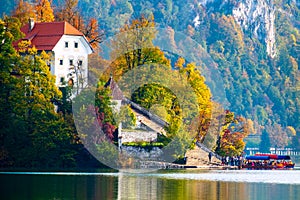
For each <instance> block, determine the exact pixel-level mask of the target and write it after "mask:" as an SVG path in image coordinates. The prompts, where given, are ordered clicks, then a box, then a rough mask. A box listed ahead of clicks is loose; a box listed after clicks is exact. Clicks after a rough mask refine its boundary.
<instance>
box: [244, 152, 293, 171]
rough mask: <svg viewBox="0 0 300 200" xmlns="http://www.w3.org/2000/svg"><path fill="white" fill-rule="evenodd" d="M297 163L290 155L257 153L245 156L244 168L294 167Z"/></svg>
mask: <svg viewBox="0 0 300 200" xmlns="http://www.w3.org/2000/svg"><path fill="white" fill-rule="evenodd" d="M294 167H295V163H293V162H292V160H291V157H290V156H288V155H277V154H255V155H249V156H246V157H245V160H244V162H243V165H242V168H245V169H293V168H294Z"/></svg>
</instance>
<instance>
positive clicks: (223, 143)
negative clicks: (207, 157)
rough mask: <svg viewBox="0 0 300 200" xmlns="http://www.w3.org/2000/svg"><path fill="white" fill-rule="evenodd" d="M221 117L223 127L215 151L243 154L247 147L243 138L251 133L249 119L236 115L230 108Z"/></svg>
mask: <svg viewBox="0 0 300 200" xmlns="http://www.w3.org/2000/svg"><path fill="white" fill-rule="evenodd" d="M219 119H220V122H222V127H221V130H220V131H221V132H219V138H218V140H217V145H216V149H215V152H216V153H217V154H219V155H221V156H237V155H241V154H242V153H243V151H244V148H245V142H244V141H243V139H244V138H245V137H246V136H247V135H248V134H249V125H248V121H247V120H246V119H245V118H244V117H239V116H238V117H235V115H234V113H233V112H230V111H229V110H226V111H225V113H224V114H222V115H220V116H219Z"/></svg>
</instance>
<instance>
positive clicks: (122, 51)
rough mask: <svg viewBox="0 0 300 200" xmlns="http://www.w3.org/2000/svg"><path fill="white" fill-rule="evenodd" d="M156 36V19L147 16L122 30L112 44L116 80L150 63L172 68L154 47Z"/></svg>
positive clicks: (162, 54)
mask: <svg viewBox="0 0 300 200" xmlns="http://www.w3.org/2000/svg"><path fill="white" fill-rule="evenodd" d="M155 35H156V30H155V23H154V19H153V18H151V19H147V18H146V17H145V16H141V17H140V18H139V19H135V20H132V22H131V23H130V24H126V25H124V26H123V27H122V28H121V29H120V33H119V34H118V35H116V36H115V37H114V40H113V41H112V44H111V46H112V49H113V50H112V52H111V60H112V61H113V63H112V65H111V70H112V72H113V74H114V77H115V78H116V79H118V77H120V76H122V75H123V74H124V73H126V72H127V71H130V70H132V69H134V68H135V67H138V66H142V65H145V64H149V63H156V64H162V65H166V66H170V63H169V60H168V59H167V58H166V57H165V56H164V53H163V52H162V51H161V50H160V49H159V48H158V47H155V46H154V45H153V39H154V38H155Z"/></svg>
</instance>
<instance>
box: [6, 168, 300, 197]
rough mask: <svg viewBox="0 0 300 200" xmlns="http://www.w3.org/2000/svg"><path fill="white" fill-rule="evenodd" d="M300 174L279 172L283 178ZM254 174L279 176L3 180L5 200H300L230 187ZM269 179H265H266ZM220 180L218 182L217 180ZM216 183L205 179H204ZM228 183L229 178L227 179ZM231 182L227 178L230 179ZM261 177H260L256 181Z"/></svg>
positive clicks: (278, 188)
mask: <svg viewBox="0 0 300 200" xmlns="http://www.w3.org/2000/svg"><path fill="white" fill-rule="evenodd" d="M299 172H300V171H298V172H296V173H295V172H282V173H281V172H278V173H279V174H278V177H277V178H278V180H279V179H280V178H279V177H282V176H285V177H288V176H289V175H292V176H293V177H295V179H297V178H298V177H297V176H299ZM245 174H248V175H249V176H250V177H251V176H252V175H253V174H254V175H257V174H259V176H267V177H269V175H270V174H271V175H272V176H273V177H269V178H273V179H274V178H275V179H276V175H275V174H277V172H275V173H273V172H271V173H270V172H237V173H235V172H229V173H228V172H190V171H185V172H184V171H181V172H174V171H163V172H159V173H152V174H126V173H98V174H76V173H75V174H59V175H58V174H3V173H2V174H1V173H0V183H1V187H0V192H1V199H33V200H35V199H52V200H53V199H80V200H84V199H105V200H106V199H119V200H120V199H151V200H152V199H172V200H176V199H178V200H179V199H180V200H183V199H203V200H204V199H211V200H219V199H222V200H232V199H245V200H247V199H272V200H277V199H278V200H279V199H280V200H282V199H297V198H298V197H299V196H300V185H299V184H287V183H286V184H275V183H262V182H255V181H254V182H244V181H240V182H239V181H234V182H232V181H226V180H227V179H226V178H228V177H229V176H240V177H242V176H241V175H245ZM264 174H265V175H264ZM217 175H218V176H220V177H221V178H220V180H215V178H214V176H217ZM209 176H210V177H211V179H203V177H209ZM222 177H223V178H222ZM224 177H225V178H224ZM253 177H255V176H253Z"/></svg>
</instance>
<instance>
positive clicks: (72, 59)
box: [21, 20, 93, 88]
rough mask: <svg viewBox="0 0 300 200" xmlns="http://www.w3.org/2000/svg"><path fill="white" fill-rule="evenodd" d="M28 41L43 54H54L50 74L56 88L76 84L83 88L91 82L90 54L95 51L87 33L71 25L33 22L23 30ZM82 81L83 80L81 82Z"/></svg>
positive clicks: (50, 64) (66, 23)
mask: <svg viewBox="0 0 300 200" xmlns="http://www.w3.org/2000/svg"><path fill="white" fill-rule="evenodd" d="M21 31H22V32H23V33H24V34H25V37H24V38H23V39H22V40H28V41H30V42H31V45H32V46H34V47H35V48H36V49H37V50H39V51H42V50H44V51H46V52H51V53H52V58H51V61H50V63H48V65H49V67H50V71H51V73H52V74H53V75H55V76H56V85H57V86H58V87H64V86H66V85H67V84H72V83H73V85H74V86H75V87H76V86H78V87H79V88H81V87H84V86H85V85H86V84H87V82H88V55H89V54H91V53H92V52H93V49H92V47H91V45H90V44H89V42H88V41H87V39H86V38H85V36H84V34H83V33H81V32H80V31H78V30H77V29H76V28H75V27H73V26H72V25H71V24H69V23H68V22H43V23H37V22H34V21H33V20H30V21H29V23H28V24H26V25H25V26H23V27H22V28H21ZM77 80H79V81H77Z"/></svg>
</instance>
